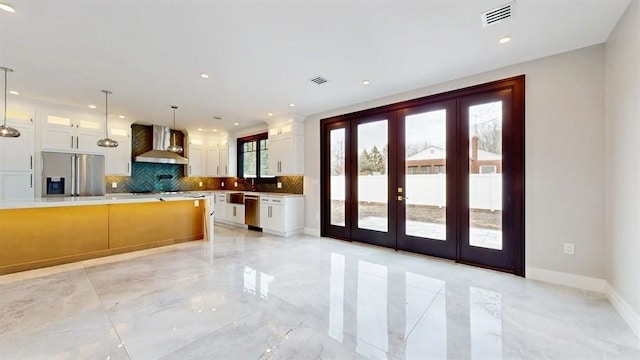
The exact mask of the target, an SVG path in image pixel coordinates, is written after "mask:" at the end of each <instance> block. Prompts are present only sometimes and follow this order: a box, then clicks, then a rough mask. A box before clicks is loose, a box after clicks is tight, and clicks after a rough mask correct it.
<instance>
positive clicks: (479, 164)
mask: <svg viewBox="0 0 640 360" xmlns="http://www.w3.org/2000/svg"><path fill="white" fill-rule="evenodd" d="M469 245H471V246H476V247H483V248H488V249H495V250H502V101H494V102H488V103H484V104H479V105H474V106H470V107H469Z"/></svg>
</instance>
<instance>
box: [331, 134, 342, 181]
mask: <svg viewBox="0 0 640 360" xmlns="http://www.w3.org/2000/svg"><path fill="white" fill-rule="evenodd" d="M332 148H333V154H331V157H332V169H331V175H344V138H339V139H338V140H336V142H335V144H334V145H333V146H332Z"/></svg>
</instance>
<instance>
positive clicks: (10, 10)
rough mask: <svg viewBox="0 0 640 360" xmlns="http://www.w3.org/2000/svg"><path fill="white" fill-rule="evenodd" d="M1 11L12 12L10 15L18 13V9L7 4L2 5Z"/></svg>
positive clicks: (0, 4) (0, 5)
mask: <svg viewBox="0 0 640 360" xmlns="http://www.w3.org/2000/svg"><path fill="white" fill-rule="evenodd" d="M0 9H2V10H4V11H6V12H10V13H14V12H16V9H14V8H13V6H11V5H9V4H7V3H0Z"/></svg>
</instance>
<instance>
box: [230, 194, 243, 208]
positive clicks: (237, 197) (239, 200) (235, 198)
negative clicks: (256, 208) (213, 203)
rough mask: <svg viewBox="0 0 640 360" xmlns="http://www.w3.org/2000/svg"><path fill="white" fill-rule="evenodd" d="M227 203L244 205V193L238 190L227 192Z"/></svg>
mask: <svg viewBox="0 0 640 360" xmlns="http://www.w3.org/2000/svg"><path fill="white" fill-rule="evenodd" d="M227 203H230V204H242V205H244V193H241V192H237V193H229V194H227Z"/></svg>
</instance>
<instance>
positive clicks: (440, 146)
mask: <svg viewBox="0 0 640 360" xmlns="http://www.w3.org/2000/svg"><path fill="white" fill-rule="evenodd" d="M455 109H456V101H455V100H448V101H442V102H437V103H433V104H429V105H426V106H419V107H413V108H407V109H403V110H401V111H400V114H399V120H400V121H398V122H397V124H398V137H397V139H398V143H397V145H396V147H397V151H398V159H399V161H397V162H396V167H395V172H396V174H397V179H398V180H397V182H398V185H397V188H396V194H395V200H396V202H397V204H398V211H397V220H396V221H397V229H398V230H397V239H398V248H399V249H401V250H407V251H412V252H418V253H421V254H428V255H433V256H440V257H444V258H448V259H455V257H456V239H457V236H456V216H457V215H456V194H457V193H456V191H455V189H456V177H457V173H456V161H455V159H456V146H455V140H456V139H455V135H456V112H455Z"/></svg>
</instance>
